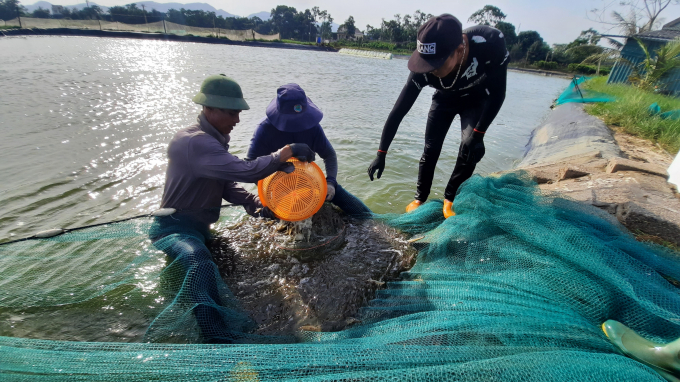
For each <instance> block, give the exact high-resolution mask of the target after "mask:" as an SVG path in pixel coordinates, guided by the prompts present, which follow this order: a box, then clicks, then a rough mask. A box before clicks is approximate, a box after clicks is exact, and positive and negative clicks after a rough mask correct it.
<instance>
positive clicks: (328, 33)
mask: <svg viewBox="0 0 680 382" xmlns="http://www.w3.org/2000/svg"><path fill="white" fill-rule="evenodd" d="M321 19H322V20H323V21H322V22H321V26H320V27H319V33H320V34H321V38H322V39H324V40H330V39H331V37H332V36H333V29H332V24H333V17H332V16H331V14H330V13H328V12H326V11H323V14H322V15H321Z"/></svg>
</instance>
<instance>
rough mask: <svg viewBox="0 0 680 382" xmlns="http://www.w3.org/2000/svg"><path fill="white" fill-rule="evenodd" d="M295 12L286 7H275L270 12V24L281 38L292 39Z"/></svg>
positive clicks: (291, 8)
mask: <svg viewBox="0 0 680 382" xmlns="http://www.w3.org/2000/svg"><path fill="white" fill-rule="evenodd" d="M296 14H297V10H296V9H295V8H293V7H289V6H287V5H277V6H276V8H273V9H272V11H271V19H270V20H271V22H272V26H273V28H274V30H275V31H277V32H279V33H280V34H281V38H291V37H293V28H294V24H295V15H296Z"/></svg>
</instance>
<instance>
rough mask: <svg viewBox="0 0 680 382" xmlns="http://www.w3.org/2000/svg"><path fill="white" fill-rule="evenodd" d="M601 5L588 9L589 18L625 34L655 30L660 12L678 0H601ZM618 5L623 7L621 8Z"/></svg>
mask: <svg viewBox="0 0 680 382" xmlns="http://www.w3.org/2000/svg"><path fill="white" fill-rule="evenodd" d="M602 2H603V6H602V7H601V8H595V9H593V10H591V11H590V13H589V15H590V16H589V18H590V19H591V20H594V21H597V22H599V23H602V24H604V25H609V26H610V29H612V28H616V29H619V31H620V32H621V33H622V34H623V35H625V36H634V35H636V34H638V33H642V32H647V31H651V30H655V29H657V28H658V27H659V24H660V21H661V18H660V14H661V12H663V11H664V10H665V9H666V8H668V6H669V5H670V4H671V3H673V4H678V3H679V1H678V0H623V1H621V2H614V1H610V0H602ZM618 7H623V10H622V9H621V8H618Z"/></svg>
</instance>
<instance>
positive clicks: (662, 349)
mask: <svg viewBox="0 0 680 382" xmlns="http://www.w3.org/2000/svg"><path fill="white" fill-rule="evenodd" d="M602 331H603V332H604V334H605V335H607V338H609V341H611V342H612V343H613V344H614V345H616V347H618V348H619V349H620V350H621V352H622V353H623V354H625V355H626V356H628V357H630V358H632V359H634V360H636V361H638V362H640V363H643V364H645V365H647V366H649V367H651V368H652V369H654V371H656V372H657V373H659V374H660V375H661V376H662V377H664V378H666V379H667V380H669V381H671V382H679V381H680V379H678V378H679V377H680V358H679V354H678V353H680V339H678V340H675V341H673V342H671V343H668V344H665V345H664V344H657V343H655V342H652V341H649V340H647V339H644V338H642V337H640V336H639V335H638V334H637V333H635V331H633V329H631V328H629V327H627V326H626V325H624V324H622V323H620V322H618V321H614V320H607V321H605V322H604V323H603V324H602Z"/></svg>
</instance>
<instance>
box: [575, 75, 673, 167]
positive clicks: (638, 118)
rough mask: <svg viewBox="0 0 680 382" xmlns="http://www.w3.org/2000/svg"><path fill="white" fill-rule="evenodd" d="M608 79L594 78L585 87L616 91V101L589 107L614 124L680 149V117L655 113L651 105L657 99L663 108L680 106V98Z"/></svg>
mask: <svg viewBox="0 0 680 382" xmlns="http://www.w3.org/2000/svg"><path fill="white" fill-rule="evenodd" d="M606 82H607V78H606V77H600V78H594V79H592V80H589V81H587V82H586V83H585V84H584V85H585V86H584V87H585V88H586V89H589V90H593V91H597V92H601V93H606V94H609V95H612V96H614V97H616V101H614V102H608V103H595V104H590V105H586V111H587V112H588V113H589V114H592V115H595V116H597V117H600V118H602V119H603V120H604V122H605V123H606V124H608V125H610V126H613V127H615V128H620V129H621V130H622V131H623V132H625V133H628V134H632V135H636V136H639V137H642V138H645V139H648V140H650V141H652V142H655V143H658V144H659V145H661V147H663V148H664V149H665V150H667V151H668V152H670V153H671V154H676V153H677V152H678V150H679V149H680V121H673V120H670V119H661V117H659V116H651V115H650V114H649V112H648V108H649V105H651V104H653V103H654V102H656V103H658V104H659V106H661V110H662V111H663V112H666V111H670V110H676V109H680V99H678V98H675V97H669V96H664V95H661V94H655V93H649V92H645V91H642V90H639V89H637V88H634V87H632V86H630V85H623V84H614V85H607V83H606Z"/></svg>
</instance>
